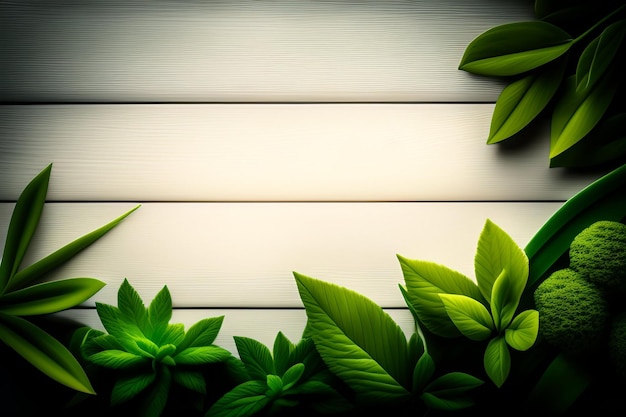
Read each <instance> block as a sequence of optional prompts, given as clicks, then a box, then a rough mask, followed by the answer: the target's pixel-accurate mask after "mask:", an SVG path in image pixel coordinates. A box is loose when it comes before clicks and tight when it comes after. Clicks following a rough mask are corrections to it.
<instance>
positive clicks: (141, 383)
mask: <svg viewBox="0 0 626 417" xmlns="http://www.w3.org/2000/svg"><path fill="white" fill-rule="evenodd" d="M155 377H156V375H155V374H154V372H150V373H145V374H140V375H133V376H130V377H123V378H121V379H119V380H117V381H116V382H115V385H114V386H113V391H112V392H111V405H112V406H115V405H119V404H122V403H124V402H126V401H128V400H130V399H131V398H133V397H135V396H137V394H139V393H140V392H142V391H143V390H145V389H146V388H147V387H148V386H150V384H152V383H153V382H154V380H155Z"/></svg>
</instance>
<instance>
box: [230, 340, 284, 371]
mask: <svg viewBox="0 0 626 417" xmlns="http://www.w3.org/2000/svg"><path fill="white" fill-rule="evenodd" d="M233 339H235V345H236V346H237V352H238V353H239V357H240V358H241V361H242V362H243V363H244V365H246V369H247V370H248V373H249V374H250V376H251V377H252V378H254V379H257V380H259V381H265V380H266V376H267V375H270V374H273V375H275V374H276V369H275V367H274V360H273V359H272V353H271V352H270V350H269V349H268V347H267V346H265V345H264V344H263V343H261V342H259V341H258V340H254V339H252V338H249V337H243V336H234V337H233Z"/></svg>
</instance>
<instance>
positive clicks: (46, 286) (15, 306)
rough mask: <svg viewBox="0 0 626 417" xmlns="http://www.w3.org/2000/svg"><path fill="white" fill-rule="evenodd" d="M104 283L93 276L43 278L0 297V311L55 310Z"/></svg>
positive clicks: (29, 312)
mask: <svg viewBox="0 0 626 417" xmlns="http://www.w3.org/2000/svg"><path fill="white" fill-rule="evenodd" d="M104 285H105V284H104V282H102V281H99V280H96V279H93V278H71V279H65V280H61V281H52V282H44V283H41V284H37V285H33V286H30V287H27V288H24V289H21V290H17V291H13V292H11V293H8V294H6V295H4V296H2V297H0V311H2V312H4V313H7V314H12V315H15V316H33V315H38V314H49V313H56V312H58V311H61V310H65V309H68V308H71V307H74V306H77V305H78V304H80V303H82V302H84V301H86V300H87V299H89V298H90V297H92V296H93V295H94V294H95V293H97V292H98V291H100V289H101V288H102V287H104Z"/></svg>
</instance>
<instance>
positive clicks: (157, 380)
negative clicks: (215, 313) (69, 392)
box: [76, 279, 231, 417]
mask: <svg viewBox="0 0 626 417" xmlns="http://www.w3.org/2000/svg"><path fill="white" fill-rule="evenodd" d="M96 310H97V312H98V315H99V317H100V320H101V321H102V324H103V326H104V328H105V329H106V331H107V332H108V333H105V332H102V331H100V330H96V329H91V328H81V329H78V330H77V331H76V334H77V335H83V336H82V337H83V340H82V343H81V347H80V349H81V353H82V356H83V357H84V358H85V360H86V361H88V362H90V363H92V364H94V365H97V366H99V367H104V368H107V369H109V370H112V371H113V373H114V378H115V382H114V386H113V388H112V391H111V398H110V406H111V407H112V410H116V406H119V405H121V404H124V403H128V402H129V401H130V400H135V404H133V406H135V405H136V411H134V413H135V414H134V415H138V416H145V417H158V416H160V415H161V414H162V413H163V411H164V409H165V407H166V405H167V402H168V396H169V393H170V388H171V387H172V385H173V384H177V385H179V386H181V387H182V388H184V389H187V390H190V391H192V392H194V393H196V394H197V396H199V397H200V398H202V397H203V396H204V395H206V393H207V384H206V380H205V376H204V374H203V372H202V368H201V367H202V366H203V365H206V364H215V363H223V362H225V361H227V360H229V359H230V358H231V353H230V352H229V351H227V350H226V349H224V348H222V347H219V346H216V345H214V344H213V342H214V341H215V338H216V337H217V335H218V333H219V330H220V328H221V326H222V322H223V319H224V317H223V316H219V317H212V318H205V319H202V320H200V321H199V322H197V323H195V324H194V325H192V326H191V327H190V328H189V329H188V330H187V331H185V327H184V325H183V324H180V323H178V324H170V323H169V321H170V319H171V317H172V298H171V296H170V292H169V290H168V288H167V286H164V287H163V289H161V290H160V291H159V292H158V294H157V295H156V296H155V298H154V299H153V300H152V302H151V303H150V305H149V306H148V307H145V305H144V303H143V301H142V300H141V298H140V296H139V294H138V293H137V291H136V290H135V289H134V288H133V287H132V286H131V285H130V283H129V282H128V280H127V279H124V281H123V283H122V284H121V286H120V288H119V291H118V307H115V306H112V305H109V304H104V303H96ZM198 404H199V407H201V406H202V405H201V402H199V403H198Z"/></svg>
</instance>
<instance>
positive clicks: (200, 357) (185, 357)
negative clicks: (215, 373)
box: [174, 345, 230, 365]
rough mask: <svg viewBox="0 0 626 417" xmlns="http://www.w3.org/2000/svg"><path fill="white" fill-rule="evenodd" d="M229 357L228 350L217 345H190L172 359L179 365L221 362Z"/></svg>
mask: <svg viewBox="0 0 626 417" xmlns="http://www.w3.org/2000/svg"><path fill="white" fill-rule="evenodd" d="M228 357H230V352H228V351H227V350H226V349H224V348H222V347H219V346H214V345H211V346H198V347H190V348H187V349H185V350H183V351H182V352H179V353H177V354H176V356H175V357H174V360H175V361H176V363H177V364H179V365H202V364H205V363H217V362H223V361H225V360H226V359H228Z"/></svg>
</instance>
